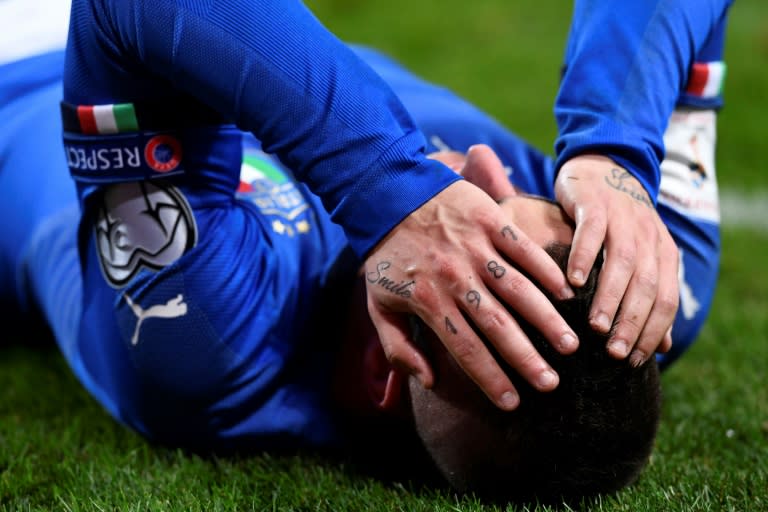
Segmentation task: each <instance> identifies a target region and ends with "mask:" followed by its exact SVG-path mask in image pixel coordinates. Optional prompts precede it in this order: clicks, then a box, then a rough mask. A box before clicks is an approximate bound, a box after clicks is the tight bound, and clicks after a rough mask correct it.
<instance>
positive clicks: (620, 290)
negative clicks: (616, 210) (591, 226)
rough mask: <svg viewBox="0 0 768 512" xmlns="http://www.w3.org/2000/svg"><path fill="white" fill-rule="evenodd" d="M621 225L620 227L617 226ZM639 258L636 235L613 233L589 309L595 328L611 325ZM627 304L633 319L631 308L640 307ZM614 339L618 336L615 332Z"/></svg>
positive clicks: (605, 330)
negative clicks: (620, 235)
mask: <svg viewBox="0 0 768 512" xmlns="http://www.w3.org/2000/svg"><path fill="white" fill-rule="evenodd" d="M620 229H621V228H617V230H620ZM636 261H637V247H636V246H635V241H634V238H632V239H629V240H626V239H624V238H617V237H615V236H614V237H611V239H610V241H606V246H605V260H604V262H603V268H602V269H601V270H600V277H599V279H598V282H597V290H596V291H595V296H594V298H593V299H592V307H591V308H590V313H589V323H590V325H591V326H592V328H593V329H595V330H597V331H599V332H603V333H607V332H608V331H609V330H610V329H611V326H612V325H613V321H614V318H615V317H616V311H617V310H618V308H619V304H620V303H622V301H623V300H624V294H625V292H626V291H627V286H628V285H629V282H630V279H631V278H632V275H633V274H634V272H635V266H636ZM648 272H650V271H648ZM654 291H655V290H654ZM626 304H628V305H629V308H630V309H629V311H627V313H628V315H627V316H626V318H625V321H632V316H631V315H632V314H633V309H632V308H633V307H634V308H635V309H634V311H637V307H636V306H634V304H631V303H629V302H626ZM647 307H650V306H649V305H648V306H647ZM646 315H647V312H646ZM638 332H639V331H638ZM614 339H616V337H615V336H614ZM635 339H636V338H635ZM633 341H634V340H633ZM616 348H617V349H618V348H619V347H618V346H617V347H616ZM627 353H628V352H627Z"/></svg>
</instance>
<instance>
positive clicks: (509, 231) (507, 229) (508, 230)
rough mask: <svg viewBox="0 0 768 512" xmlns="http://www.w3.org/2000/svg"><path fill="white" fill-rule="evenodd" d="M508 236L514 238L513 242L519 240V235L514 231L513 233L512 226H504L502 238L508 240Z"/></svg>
mask: <svg viewBox="0 0 768 512" xmlns="http://www.w3.org/2000/svg"><path fill="white" fill-rule="evenodd" d="M507 235H509V236H510V237H511V238H512V240H517V235H516V234H515V232H514V231H512V226H504V227H503V228H501V236H503V237H505V238H506V237H507Z"/></svg>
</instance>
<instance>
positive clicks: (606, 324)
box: [592, 313, 611, 332]
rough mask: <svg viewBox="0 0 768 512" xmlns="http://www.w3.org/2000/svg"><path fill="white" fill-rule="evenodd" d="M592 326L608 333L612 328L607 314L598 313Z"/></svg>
mask: <svg viewBox="0 0 768 512" xmlns="http://www.w3.org/2000/svg"><path fill="white" fill-rule="evenodd" d="M592 326H593V327H594V328H595V329H597V330H598V331H600V332H608V330H609V329H610V328H611V321H610V319H609V318H608V315H606V314H605V313H598V314H597V316H596V317H595V319H594V320H593V322H592Z"/></svg>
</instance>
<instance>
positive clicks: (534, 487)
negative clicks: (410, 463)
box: [411, 244, 661, 503]
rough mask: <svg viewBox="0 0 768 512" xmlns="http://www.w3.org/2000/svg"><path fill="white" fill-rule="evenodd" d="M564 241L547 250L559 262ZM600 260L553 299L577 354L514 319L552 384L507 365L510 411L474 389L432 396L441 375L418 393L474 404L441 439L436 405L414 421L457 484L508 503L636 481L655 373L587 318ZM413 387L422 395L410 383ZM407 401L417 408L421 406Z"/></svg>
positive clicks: (574, 495)
mask: <svg viewBox="0 0 768 512" xmlns="http://www.w3.org/2000/svg"><path fill="white" fill-rule="evenodd" d="M569 249H570V247H569V246H565V245H559V244H558V245H552V246H550V247H548V248H547V251H548V252H549V253H550V254H551V255H552V256H553V258H554V259H555V260H556V261H558V263H560V265H561V267H562V268H565V265H566V262H567V258H568V254H569ZM600 265H601V261H598V262H597V264H596V265H595V268H594V269H593V271H592V273H591V275H590V277H589V280H588V282H587V284H586V285H585V286H584V287H582V288H580V289H577V290H576V293H577V295H576V297H575V298H573V299H570V300H566V301H553V302H554V303H555V306H556V307H557V309H558V311H560V313H561V314H562V315H563V317H564V318H565V320H566V321H567V322H568V323H569V325H570V326H571V327H572V328H573V329H574V330H575V332H576V333H577V334H578V335H579V341H580V345H579V349H578V350H577V351H576V352H575V353H573V354H570V355H561V354H559V353H558V352H557V351H556V350H554V349H553V348H552V347H551V346H550V344H549V343H548V342H547V341H546V340H545V339H544V338H543V337H542V336H541V334H540V333H538V331H536V330H535V329H534V328H532V327H531V326H530V325H529V324H527V323H526V322H524V321H523V320H521V319H519V318H518V321H519V322H520V324H521V326H522V327H523V329H524V331H525V332H526V334H527V335H528V337H529V338H530V339H531V341H532V343H533V344H534V346H535V347H536V349H537V350H538V351H539V353H540V354H541V355H542V356H543V357H544V358H545V359H546V360H547V361H548V362H549V363H550V364H551V365H552V367H553V368H554V369H555V370H556V371H557V372H558V374H559V376H560V384H559V386H558V387H557V388H556V389H555V390H554V391H551V392H547V393H542V392H539V391H537V390H535V389H533V388H532V387H531V386H530V385H529V384H528V383H527V382H526V381H524V380H523V379H522V378H521V377H520V376H519V375H517V373H516V372H514V371H513V370H512V369H511V368H509V367H506V368H507V372H508V374H509V375H510V377H511V379H512V381H513V383H514V385H515V387H516V388H517V390H518V391H519V393H520V399H521V401H520V405H519V406H518V408H517V409H516V410H515V411H512V412H505V411H502V410H500V409H498V408H496V407H495V406H494V405H493V404H492V403H491V402H490V400H487V399H486V398H485V396H484V395H481V394H480V393H478V392H477V391H476V390H473V391H470V392H468V394H467V396H464V397H450V396H448V397H441V398H438V397H437V395H439V394H440V381H439V379H440V378H441V376H438V384H436V386H435V388H434V391H433V392H429V391H426V392H424V393H423V394H424V396H425V397H427V398H426V399H427V400H431V399H433V398H434V399H436V400H443V401H445V400H449V401H450V400H456V401H457V402H460V403H461V406H460V408H462V409H466V408H469V409H471V410H470V411H469V414H470V415H468V416H466V418H471V419H469V420H468V423H467V426H466V427H462V428H454V429H453V430H452V431H451V433H450V435H448V436H446V435H445V432H443V433H442V434H441V435H442V437H443V439H437V440H435V439H429V436H430V435H431V434H430V433H429V431H430V429H431V428H432V427H431V426H430V422H433V421H434V422H440V421H442V420H441V418H440V417H439V416H440V415H439V414H437V412H438V411H440V409H441V407H440V406H439V405H438V406H436V407H433V411H432V417H431V418H430V417H426V418H425V419H422V420H421V423H422V424H421V425H420V424H419V421H417V430H419V431H420V432H419V434H420V436H421V438H422V440H423V441H424V444H425V446H426V449H427V451H428V452H430V454H431V456H432V458H433V460H434V461H435V464H436V466H437V467H438V470H439V471H440V472H441V473H442V475H443V476H444V477H445V479H446V480H447V481H448V482H449V483H450V484H451V485H452V486H453V487H454V488H455V489H457V490H461V491H472V492H475V493H476V494H478V495H480V496H485V497H489V498H493V499H500V500H504V501H528V502H531V501H537V502H541V503H556V502H563V501H565V502H572V501H576V500H581V499H584V498H589V497H593V496H596V495H598V494H605V493H612V492H615V491H617V490H619V489H621V488H623V487H625V486H627V485H629V484H630V483H632V482H634V481H635V480H636V479H637V477H638V476H639V475H640V473H641V471H642V469H643V468H644V467H645V466H646V464H647V462H648V460H649V457H650V454H651V451H652V449H653V445H654V440H655V437H656V432H657V429H658V423H659V417H660V410H661V390H660V381H659V371H658V368H657V365H656V361H655V359H654V358H650V359H649V360H648V361H647V362H646V363H644V364H643V365H641V366H639V367H633V366H632V365H630V364H629V362H628V360H616V359H614V358H612V357H611V356H609V355H608V353H607V351H606V342H607V339H608V336H607V335H604V334H600V333H598V332H596V331H594V330H592V329H591V327H590V325H589V322H588V318H587V316H588V312H589V308H590V305H591V301H592V297H593V295H594V290H595V286H596V282H597V274H598V270H597V269H598V268H599V266H600ZM497 359H498V357H497ZM502 364H503V363H502ZM505 366H506V365H505ZM467 382H469V381H468V379H467ZM470 387H473V386H470ZM474 387H475V388H476V386H474ZM411 390H412V391H416V393H412V394H422V393H421V391H419V390H418V389H414V386H413V385H412V386H411ZM430 393H431V394H432V395H434V396H433V397H432V398H430V397H429V396H430ZM412 399H413V400H414V404H413V407H414V408H417V407H423V406H424V402H423V401H421V400H420V399H418V400H417V399H416V397H412ZM450 409H451V408H450V407H448V408H447V409H446V410H450ZM417 413H418V412H417V411H414V415H416V414H417ZM477 418H481V420H480V424H479V425H480V426H479V427H478V422H477V421H476V419H477ZM462 421H463V420H462ZM432 425H434V423H433V424H432ZM440 428H441V427H440V426H437V427H436V429H437V430H439V429H440Z"/></svg>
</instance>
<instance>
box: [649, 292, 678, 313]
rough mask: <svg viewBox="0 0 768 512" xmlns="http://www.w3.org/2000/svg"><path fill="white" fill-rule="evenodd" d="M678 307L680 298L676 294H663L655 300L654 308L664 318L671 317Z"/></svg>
mask: <svg viewBox="0 0 768 512" xmlns="http://www.w3.org/2000/svg"><path fill="white" fill-rule="evenodd" d="M679 305H680V296H679V295H678V294H677V293H665V294H662V295H660V296H659V297H658V299H656V304H655V305H654V308H655V309H657V310H658V311H659V312H660V313H661V314H663V315H666V316H673V315H674V314H675V313H677V308H678V307H679Z"/></svg>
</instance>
